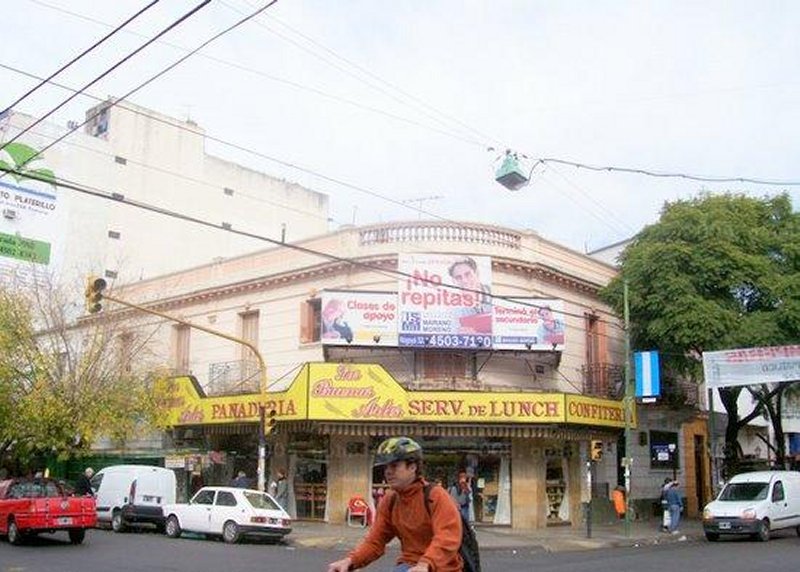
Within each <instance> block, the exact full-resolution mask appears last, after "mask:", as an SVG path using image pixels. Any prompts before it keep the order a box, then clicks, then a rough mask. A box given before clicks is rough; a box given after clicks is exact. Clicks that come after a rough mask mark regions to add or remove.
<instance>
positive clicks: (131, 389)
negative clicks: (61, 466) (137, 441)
mask: <svg viewBox="0 0 800 572" xmlns="http://www.w3.org/2000/svg"><path fill="white" fill-rule="evenodd" d="M76 299H79V300H81V302H82V296H80V297H78V295H77V293H69V294H67V293H65V291H64V290H63V289H59V288H56V287H53V286H52V285H50V286H37V287H35V288H34V289H33V290H28V291H27V293H26V292H25V291H21V290H15V291H11V290H9V289H7V288H5V287H0V458H1V457H3V456H6V457H13V458H16V459H18V460H19V459H22V460H23V461H24V460H25V459H29V458H32V457H33V456H36V455H42V454H45V455H53V454H54V455H56V456H59V457H61V458H67V457H69V456H73V455H80V454H82V453H85V452H87V451H88V450H89V448H90V446H91V444H92V443H93V442H94V441H95V440H96V439H97V438H99V437H109V438H111V439H113V440H114V441H116V442H121V443H124V442H125V441H126V440H128V439H130V438H132V437H134V436H136V435H137V432H138V431H141V430H143V429H144V430H146V429H148V428H150V427H154V426H157V425H158V424H159V421H160V419H161V418H162V410H161V407H160V406H159V399H158V396H157V395H155V393H154V390H153V381H154V378H155V376H156V374H157V371H156V369H155V368H154V367H153V366H152V364H151V360H150V359H149V352H148V348H147V338H146V337H145V332H144V331H143V330H141V329H131V328H129V327H128V326H123V325H122V323H121V322H119V321H117V320H116V319H115V318H114V316H113V315H110V316H106V315H99V316H97V317H92V318H90V319H85V320H83V321H76V320H75V319H74V318H73V317H71V315H70V314H74V313H75V312H70V310H69V309H70V308H74V307H75V303H74V302H75V300H76Z"/></svg>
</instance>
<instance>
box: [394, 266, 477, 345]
mask: <svg viewBox="0 0 800 572" xmlns="http://www.w3.org/2000/svg"><path fill="white" fill-rule="evenodd" d="M398 270H399V271H400V272H401V273H402V274H403V275H402V276H401V277H400V279H399V282H398V292H397V300H398V312H399V316H398V324H397V325H398V331H399V340H398V341H399V345H400V346H410V347H432V348H436V347H438V348H488V347H491V345H492V297H491V288H492V264H491V259H490V258H488V257H484V256H464V255H463V254H431V253H425V254H419V253H404V254H400V256H399V260H398Z"/></svg>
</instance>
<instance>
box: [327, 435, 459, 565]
mask: <svg viewBox="0 0 800 572" xmlns="http://www.w3.org/2000/svg"><path fill="white" fill-rule="evenodd" d="M375 466H383V467H384V475H385V476H386V482H387V483H388V484H389V486H390V487H391V489H392V490H391V491H390V492H389V493H387V494H386V497H385V498H384V499H383V501H381V503H380V504H379V505H378V514H377V517H376V518H375V524H374V525H373V526H372V528H371V529H370V531H369V533H367V536H366V537H365V538H364V540H362V541H361V543H360V544H359V545H358V546H357V547H356V548H355V549H354V550H353V551H352V552H351V553H350V554H348V555H347V558H343V559H342V560H337V561H336V562H331V563H330V564H329V565H328V572H348V571H349V570H356V569H358V568H363V567H364V566H366V565H368V564H369V563H370V562H373V561H375V560H377V559H378V558H380V557H381V556H383V554H384V552H385V551H386V545H387V544H388V543H389V542H390V541H391V540H392V539H393V538H394V537H398V538H399V539H400V548H401V554H400V557H399V558H398V559H397V563H396V565H395V567H394V568H393V572H462V571H463V569H464V564H463V562H462V561H461V556H459V554H458V549H459V546H460V545H461V532H462V531H461V516H460V515H459V512H458V507H456V505H455V503H453V501H452V499H451V498H450V495H449V494H448V493H447V491H445V490H444V489H443V488H442V487H439V486H434V487H432V488H431V489H430V495H429V506H428V507H427V508H426V507H425V493H424V491H423V487H424V486H425V485H426V484H427V482H426V481H425V480H424V479H423V478H422V447H420V446H419V443H417V442H416V441H414V440H413V439H410V438H408V437H392V438H390V439H387V440H385V441H384V442H383V443H381V444H380V445H379V446H378V450H377V454H376V457H375ZM428 509H430V510H428Z"/></svg>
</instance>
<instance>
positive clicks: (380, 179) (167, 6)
mask: <svg viewBox="0 0 800 572" xmlns="http://www.w3.org/2000/svg"><path fill="white" fill-rule="evenodd" d="M197 1H199V0H196V1H192V0H161V2H160V3H159V4H158V5H156V6H155V7H154V8H153V9H151V10H150V11H148V12H147V13H146V14H145V15H144V16H142V17H140V18H139V19H138V20H137V21H136V22H135V23H133V24H132V25H130V27H129V29H130V30H131V31H133V32H136V34H140V35H136V34H131V33H120V34H117V35H116V36H114V38H113V39H112V40H110V41H109V42H108V43H107V45H104V46H103V47H102V48H101V49H99V50H97V51H96V52H93V53H92V54H91V55H90V56H89V57H87V58H84V60H81V61H80V62H79V63H78V64H76V65H75V66H74V68H72V69H70V70H69V71H68V72H66V73H65V74H64V75H63V76H62V77H60V81H62V82H64V83H66V84H68V85H72V86H80V85H82V84H84V83H86V82H88V81H89V80H91V79H93V78H94V77H95V75H97V74H99V73H100V72H101V71H103V69H104V68H105V67H107V66H108V65H109V64H110V62H113V61H115V60H116V59H118V58H119V57H121V56H122V55H124V54H126V53H128V52H129V51H130V50H132V49H133V48H134V47H136V46H137V45H139V44H140V43H142V42H143V41H144V40H143V38H142V36H141V35H142V34H143V35H145V36H147V37H150V36H152V35H154V34H155V33H156V32H157V31H158V30H160V29H161V28H163V27H164V26H166V25H167V24H168V23H170V22H171V21H173V20H174V19H175V18H177V17H178V16H179V15H180V14H182V13H184V12H186V11H188V10H189V9H191V7H192V6H194V5H195V4H196V3H197ZM4 4H8V5H7V6H4V8H3V11H2V13H3V19H2V23H0V26H1V27H2V45H3V50H2V53H0V66H11V67H14V68H19V69H23V70H26V71H28V72H30V73H33V74H37V75H48V74H49V73H51V72H52V71H54V70H55V69H56V68H57V67H59V66H60V65H61V64H63V63H65V62H66V61H67V60H68V59H69V58H70V57H72V56H73V55H76V54H77V53H79V52H80V51H81V50H83V49H84V48H85V47H88V46H89V45H90V44H92V43H93V42H94V41H95V40H96V39H98V38H100V37H101V36H102V35H104V34H105V33H107V32H108V30H109V29H110V27H109V25H116V24H118V23H120V22H121V21H122V20H124V19H125V18H126V17H127V16H129V15H131V14H133V13H134V12H135V11H136V10H137V9H138V8H140V7H141V6H143V5H145V4H146V1H145V0H115V1H114V2H101V1H97V0H93V1H86V0H17V1H16V2H13V3H12V2H10V0H5V2H4ZM261 4H262V2H256V1H255V0H213V1H212V2H211V4H210V5H209V6H207V7H206V8H204V9H203V10H202V11H201V12H199V13H198V14H197V15H196V16H195V17H193V18H192V19H190V20H189V21H187V22H186V23H185V24H183V25H181V26H180V27H179V28H178V29H176V30H175V31H173V32H171V33H170V34H169V35H168V36H166V38H165V40H166V41H167V42H169V43H171V44H173V45H172V46H170V45H165V44H158V45H154V46H152V47H150V48H148V49H147V50H145V51H144V52H142V53H141V54H140V55H139V56H137V57H136V59H134V60H132V61H131V62H130V64H126V65H125V66H124V67H122V68H120V70H118V71H117V72H116V73H114V74H113V75H111V76H110V77H109V78H108V79H105V80H103V81H102V82H100V83H99V84H98V85H97V86H96V87H94V88H93V89H92V90H91V91H92V93H94V94H97V95H100V96H106V95H114V96H119V95H122V94H123V93H125V92H127V91H128V90H130V89H131V88H133V87H135V86H136V85H138V84H139V83H141V82H143V81H144V80H146V79H147V78H149V77H150V76H151V75H153V74H155V73H156V72H158V71H160V70H161V69H163V68H164V67H166V66H167V65H169V64H170V63H172V62H173V61H174V60H176V59H177V58H179V57H180V56H181V55H183V54H184V53H185V50H181V49H179V48H177V47H175V46H181V47H184V48H195V47H197V46H198V45H199V44H200V43H201V42H203V41H204V40H205V39H207V38H208V37H210V36H212V35H213V34H214V33H216V32H217V31H220V30H222V29H224V28H225V27H227V26H228V25H230V24H232V23H233V22H235V21H236V20H237V19H239V18H240V17H241V16H242V15H243V14H245V13H248V12H250V11H252V10H253V9H254V7H256V6H259V5H261ZM68 12H69V13H68ZM798 22H800V2H794V1H789V0H787V1H785V2H778V1H767V0H759V1H756V0H753V1H750V2H736V1H732V0H727V1H720V2H713V1H704V2H696V1H692V2H681V1H663V2H645V1H630V2H610V1H608V2H606V1H599V0H596V1H594V0H589V1H566V0H564V1H556V0H551V1H545V2H535V1H518V2H512V1H507V0H492V1H489V0H485V1H481V2H479V1H463V2H458V1H444V0H442V1H437V0H405V1H402V2H397V1H393V2H390V1H388V0H338V1H332V0H280V1H279V2H278V3H277V4H276V5H275V6H274V7H272V8H270V9H269V10H268V11H267V12H265V13H264V14H262V15H261V16H260V17H258V18H257V19H256V20H255V21H252V22H249V23H247V24H245V25H244V26H242V27H240V28H238V29H237V30H235V31H233V32H232V33H230V34H228V35H227V36H225V37H223V38H222V39H221V40H219V41H218V42H216V43H214V44H212V45H211V46H209V47H208V48H206V49H205V50H204V51H203V52H201V53H200V54H198V55H195V56H193V57H192V58H190V59H189V60H188V61H187V62H185V63H184V64H182V65H181V66H180V67H178V68H176V69H175V70H173V71H171V72H169V73H168V74H166V75H165V76H163V77H162V78H160V79H158V80H157V81H156V82H154V83H153V84H152V85H150V86H148V87H146V88H145V89H143V90H142V91H141V92H139V93H137V94H136V95H134V96H133V97H132V98H131V101H133V102H134V103H137V104H140V105H144V106H147V107H150V108H152V109H154V110H157V111H159V112H162V113H165V114H168V115H172V116H175V117H178V118H181V119H185V118H187V117H191V118H192V119H193V120H194V121H196V122H197V123H198V124H199V125H200V126H202V127H203V128H205V129H206V131H207V133H208V134H209V135H212V136H214V137H218V138H221V139H223V140H226V141H230V142H232V143H236V144H237V145H240V146H243V147H245V148H248V149H252V150H254V151H257V152H258V153H260V154H262V155H267V156H269V157H273V158H275V159H278V160H280V161H283V162H286V163H291V164H294V165H298V166H301V167H303V168H305V169H308V170H311V171H314V172H316V173H319V174H321V175H323V176H324V177H325V178H321V177H318V176H315V175H313V174H311V173H309V172H307V171H302V170H298V169H295V168H291V167H288V166H286V165H282V164H280V163H276V162H272V161H269V160H267V159H265V158H264V157H259V156H257V155H253V154H248V153H243V152H240V151H235V150H233V149H231V148H230V147H226V146H224V145H220V144H216V143H214V144H211V143H209V145H208V147H207V149H208V151H209V152H211V153H214V154H217V155H221V156H224V157H226V158H229V159H231V160H234V161H238V162H241V163H243V164H246V165H248V166H251V167H253V168H256V169H259V170H262V171H265V172H268V173H270V174H273V175H276V176H279V177H283V178H286V179H288V180H291V181H296V182H298V183H301V184H303V185H306V186H308V187H310V188H313V189H315V190H318V191H321V192H324V193H326V194H328V195H329V196H330V202H331V217H332V218H333V221H332V223H331V228H332V229H335V228H337V227H338V226H339V225H341V224H349V223H352V222H355V223H356V224H367V223H372V222H379V221H392V220H416V219H418V218H423V219H428V218H439V219H448V220H458V221H477V222H486V223H494V224H500V225H504V226H509V227H512V228H518V229H533V230H535V231H537V232H539V233H540V234H541V235H543V236H544V237H546V238H549V239H552V240H555V241H557V242H561V243H563V244H566V245H567V246H570V247H572V248H575V249H577V250H581V251H583V250H585V249H587V248H588V249H595V248H599V247H601V246H604V245H607V244H609V243H613V242H616V241H619V240H622V239H625V238H627V237H629V236H630V235H632V234H634V233H635V232H637V231H638V230H639V229H640V228H641V227H642V226H643V225H646V224H649V223H652V222H654V221H656V220H657V218H658V213H659V210H660V208H661V207H662V205H663V204H664V202H665V201H669V200H675V199H677V198H688V197H692V196H694V195H695V194H696V193H697V192H699V191H700V190H703V189H705V190H708V191H711V192H724V191H726V190H733V191H742V192H746V193H748V194H751V195H753V196H763V195H765V194H775V193H779V192H781V191H784V190H788V191H789V192H790V193H791V194H792V197H793V200H794V203H795V206H797V204H798V198H800V196H799V195H800V187H788V186H786V187H781V186H765V185H754V184H743V183H725V184H715V183H700V182H694V181H690V180H685V179H663V178H653V177H646V176H641V175H632V174H618V173H605V172H603V173H594V172H588V171H585V170H580V169H576V168H574V167H567V166H558V165H554V164H550V165H548V166H545V167H544V168H542V167H537V169H536V170H535V171H534V174H533V177H532V181H531V184H530V185H529V186H527V187H525V188H523V189H521V190H519V191H516V192H510V191H508V190H506V189H504V188H503V187H501V186H499V185H498V184H497V183H495V182H494V177H493V171H494V169H495V168H496V166H497V163H496V161H497V158H498V156H500V154H501V151H502V150H503V149H506V148H512V149H515V150H517V151H518V152H520V153H524V154H526V155H528V156H529V157H531V158H532V159H535V158H541V157H555V158H560V159H565V160H570V161H575V162H579V163H586V164H592V165H597V166H620V167H630V168H642V169H650V170H654V171H660V172H674V173H687V174H697V175H708V176H727V177H751V178H759V179H770V180H780V181H800V162H798V159H797V158H798V157H800V143H799V142H798V133H800V97H798V90H799V88H800V65H798V59H799V58H798V55H799V54H800V34H798ZM31 85H33V84H32V80H30V79H26V78H25V77H23V76H21V75H19V74H18V73H15V72H11V71H8V70H7V69H2V68H0V86H2V89H0V107H5V106H6V105H7V104H9V103H10V102H11V101H13V99H16V97H17V96H18V95H21V94H22V93H23V92H24V91H25V90H26V89H27V88H29V87H30V86H31ZM63 97H64V92H63V91H61V90H58V89H57V88H47V89H42V90H40V91H38V92H37V93H36V94H35V95H33V96H31V97H30V98H28V99H26V100H25V101H24V102H23V103H21V104H20V105H18V106H17V108H16V109H17V110H18V111H21V112H26V113H31V114H35V115H40V114H43V113H44V112H46V111H49V110H50V108H52V107H53V106H54V105H55V104H57V103H58V102H59V101H61V99H62V98H63ZM76 101H77V103H76V104H73V105H70V106H67V107H66V108H65V109H64V110H62V111H61V112H59V113H58V114H57V115H56V116H55V118H56V119H55V120H56V121H58V122H60V123H64V124H65V123H66V121H67V120H69V119H83V113H84V111H85V109H86V108H88V107H90V106H91V105H93V104H94V101H92V100H87V99H81V98H79V99H78V100H76ZM489 147H493V148H494V149H495V150H494V151H488V150H487V149H488V148H489ZM330 179H335V180H337V181H340V182H342V183H346V185H342V184H337V183H335V182H332V181H331V180H330ZM347 185H350V186H347ZM352 186H355V187H358V188H360V189H361V190H355V189H353V188H352ZM429 197H439V198H436V199H430V200H421V199H425V198H429ZM403 200H408V201H411V202H409V203H408V207H404V206H402V205H398V204H397V203H398V202H402V201H403ZM420 206H421V208H422V209H424V211H426V212H424V213H418V212H417V211H416V210H415V209H416V208H418V207H420ZM98 208H102V204H100V203H98ZM232 222H233V223H234V226H236V223H235V221H232ZM254 248H261V244H260V243H256V244H254Z"/></svg>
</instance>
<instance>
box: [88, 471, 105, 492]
mask: <svg viewBox="0 0 800 572" xmlns="http://www.w3.org/2000/svg"><path fill="white" fill-rule="evenodd" d="M103 476H104V475H103V473H98V474H96V475H95V476H93V477H92V480H91V481H89V482H90V483H91V485H92V490H93V491H94V492H97V491H98V490H99V489H100V483H102V482H103Z"/></svg>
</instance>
